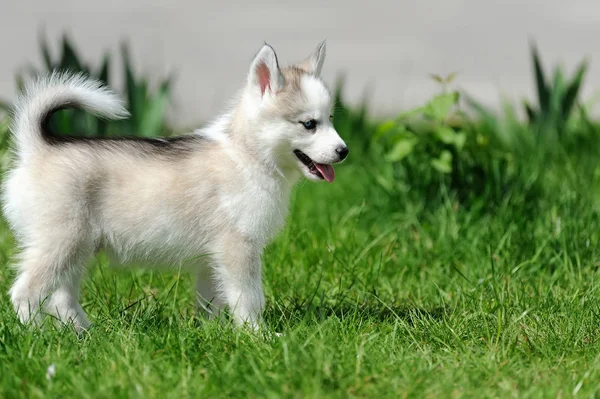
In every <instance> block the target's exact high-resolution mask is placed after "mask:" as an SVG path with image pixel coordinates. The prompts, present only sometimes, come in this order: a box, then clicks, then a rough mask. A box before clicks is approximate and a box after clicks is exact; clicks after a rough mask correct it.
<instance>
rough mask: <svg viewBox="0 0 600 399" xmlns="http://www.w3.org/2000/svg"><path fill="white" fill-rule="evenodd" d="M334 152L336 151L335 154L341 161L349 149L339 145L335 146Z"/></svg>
mask: <svg viewBox="0 0 600 399" xmlns="http://www.w3.org/2000/svg"><path fill="white" fill-rule="evenodd" d="M335 152H337V154H338V155H339V156H340V161H343V160H344V159H346V157H347V156H348V153H349V152H350V150H348V147H340V148H336V149H335Z"/></svg>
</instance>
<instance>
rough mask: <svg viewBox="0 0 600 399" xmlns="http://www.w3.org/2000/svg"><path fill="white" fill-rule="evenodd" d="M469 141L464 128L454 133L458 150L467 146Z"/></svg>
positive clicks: (455, 145)
mask: <svg viewBox="0 0 600 399" xmlns="http://www.w3.org/2000/svg"><path fill="white" fill-rule="evenodd" d="M466 142H467V134H466V133H465V132H463V131H462V130H460V131H458V132H456V133H455V135H454V147H456V149H457V150H459V151H460V150H462V149H463V147H464V146H465V143H466Z"/></svg>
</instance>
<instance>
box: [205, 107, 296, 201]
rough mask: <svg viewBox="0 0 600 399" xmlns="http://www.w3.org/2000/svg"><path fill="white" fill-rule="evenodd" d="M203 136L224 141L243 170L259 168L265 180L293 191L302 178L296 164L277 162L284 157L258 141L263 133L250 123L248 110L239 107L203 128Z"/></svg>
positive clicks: (257, 169)
mask: <svg viewBox="0 0 600 399" xmlns="http://www.w3.org/2000/svg"><path fill="white" fill-rule="evenodd" d="M200 134H202V135H203V136H206V137H208V138H211V139H214V140H216V141H221V142H223V143H224V144H225V145H226V147H227V148H228V149H229V150H231V151H232V154H231V156H232V158H233V159H234V161H235V162H236V163H238V164H239V166H240V167H243V168H245V169H248V168H249V167H251V168H252V169H256V171H257V172H259V173H261V174H262V175H264V177H271V178H272V179H275V180H277V181H280V182H281V183H283V184H284V185H286V186H288V187H289V188H290V189H291V187H292V186H293V185H294V184H295V183H296V182H297V181H298V180H299V178H300V176H301V174H300V171H299V170H298V168H297V166H296V165H295V164H293V163H290V164H287V165H286V164H285V163H283V162H277V161H278V160H279V161H281V159H280V158H281V157H279V156H278V155H277V154H276V153H274V151H273V150H272V149H270V148H267V147H265V146H261V145H260V144H259V143H258V142H257V140H256V139H255V137H256V135H260V134H261V131H260V129H257V128H255V127H253V126H252V125H251V124H250V123H248V122H247V118H245V111H244V110H243V109H242V108H241V107H239V106H238V107H235V108H233V109H232V110H231V111H229V112H227V113H225V114H223V115H221V116H220V117H219V118H217V119H216V120H215V121H214V122H213V123H212V124H211V125H209V126H207V127H206V128H204V129H202V130H201V131H200Z"/></svg>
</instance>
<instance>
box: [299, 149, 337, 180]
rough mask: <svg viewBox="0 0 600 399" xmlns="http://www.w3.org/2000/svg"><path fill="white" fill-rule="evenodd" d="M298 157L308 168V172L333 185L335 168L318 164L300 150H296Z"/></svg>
mask: <svg viewBox="0 0 600 399" xmlns="http://www.w3.org/2000/svg"><path fill="white" fill-rule="evenodd" d="M294 154H296V157H298V159H299V160H300V162H302V163H303V164H304V166H306V167H307V168H308V171H309V172H310V173H312V174H313V175H315V176H317V177H318V178H319V179H325V180H327V181H328V182H329V183H331V182H332V181H333V180H334V179H335V171H334V170H333V166H331V165H327V164H324V163H318V162H315V161H313V160H312V159H310V157H309V156H308V155H306V154H305V153H303V152H302V151H300V150H294Z"/></svg>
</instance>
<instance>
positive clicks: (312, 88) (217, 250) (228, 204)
mask: <svg viewBox="0 0 600 399" xmlns="http://www.w3.org/2000/svg"><path fill="white" fill-rule="evenodd" d="M324 58H325V44H324V42H323V43H321V44H320V45H319V46H318V47H317V49H316V50H315V51H314V53H313V54H312V55H311V56H310V57H308V58H307V59H306V60H305V61H304V62H302V63H300V64H298V65H295V66H291V67H288V68H281V69H280V67H279V65H278V61H277V56H276V54H275V51H274V50H273V48H272V47H271V46H269V45H267V44H265V45H264V46H263V47H262V49H261V50H260V51H259V53H258V54H257V55H256V57H255V58H254V60H253V61H252V63H251V65H250V71H249V74H248V77H247V83H246V85H245V87H244V88H243V89H242V90H241V92H240V94H239V96H238V97H237V98H236V102H235V106H233V107H232V108H231V110H230V111H229V112H227V113H225V114H224V115H222V116H221V117H219V118H217V119H216V121H215V122H214V123H213V124H211V125H209V126H208V127H207V128H205V129H202V130H198V131H195V132H194V133H192V134H188V135H184V136H179V137H175V138H169V139H150V140H143V139H141V140H140V139H136V140H134V139H75V138H66V137H59V136H53V135H51V134H50V133H49V132H48V128H47V125H48V120H49V118H50V116H51V115H52V114H53V113H54V112H55V111H57V110H59V109H63V108H69V107H78V108H82V109H84V110H87V111H89V112H91V113H93V114H95V115H98V116H101V117H107V118H124V117H127V115H128V113H127V111H126V110H125V108H124V106H123V103H122V101H121V100H120V99H119V98H118V97H117V96H116V95H115V94H113V93H112V92H110V91H109V90H108V89H106V88H104V87H102V86H101V84H99V83H98V82H97V81H94V80H90V79H87V78H85V77H82V76H73V75H67V74H57V73H55V74H53V75H51V76H50V77H47V78H44V79H40V80H38V81H37V82H35V83H33V84H31V85H30V86H29V87H28V89H27V90H26V92H25V94H24V95H23V96H22V97H21V98H20V100H19V102H18V104H17V108H16V114H15V118H14V124H13V127H12V133H13V134H14V140H15V153H16V161H15V164H14V166H13V168H12V169H11V170H10V171H9V172H8V174H7V176H6V179H5V184H4V189H3V192H2V197H3V198H2V200H3V209H4V214H5V216H6V218H7V219H8V221H9V223H10V226H11V228H12V230H13V231H14V233H15V236H16V238H17V240H18V242H19V244H20V247H21V252H20V255H19V258H18V260H17V262H16V265H15V268H16V272H17V278H16V281H15V283H14V285H13V286H12V288H11V290H10V296H11V300H12V303H13V305H14V308H15V310H16V311H17V313H18V315H19V318H20V319H21V320H22V321H23V322H29V321H38V319H39V317H40V315H41V314H50V315H53V316H55V317H56V318H58V319H59V320H61V321H64V322H73V324H74V325H75V327H76V328H77V329H79V330H81V329H86V328H88V327H89V326H90V322H89V320H88V318H87V316H86V314H85V313H84V311H83V309H82V308H81V306H80V304H79V301H78V297H79V291H80V284H81V279H82V277H83V275H84V274H85V265H86V263H87V261H88V260H89V258H90V257H91V256H92V255H93V254H94V253H95V252H96V251H97V250H99V249H100V248H105V249H106V250H107V251H108V252H109V253H112V254H114V255H115V256H116V257H117V259H118V261H119V262H121V263H130V262H132V261H136V262H143V263H148V264H167V263H168V264H175V265H180V264H182V263H186V264H190V263H191V264H192V270H193V271H194V272H195V275H196V276H197V277H196V279H197V283H196V288H197V294H198V297H199V301H200V305H201V306H202V308H203V309H204V310H205V311H206V312H207V313H209V314H213V315H214V314H217V313H218V312H219V311H220V310H221V309H223V308H224V307H226V306H228V307H229V308H230V310H231V311H232V314H233V317H234V319H235V320H236V321H237V322H238V323H240V324H244V323H248V324H250V325H251V326H253V327H256V326H258V325H259V323H260V320H261V313H262V310H263V307H264V302H265V300H264V294H263V288H262V281H261V254H262V251H263V249H264V247H265V245H266V244H267V243H268V242H269V240H271V239H272V238H273V236H274V235H275V234H276V233H277V232H278V230H280V229H281V228H282V227H283V225H284V222H285V218H286V214H287V211H288V199H289V195H290V191H291V188H292V186H293V184H294V183H295V182H296V181H297V180H298V178H299V177H301V175H304V176H305V177H306V178H308V179H310V180H323V179H324V180H327V181H328V182H331V181H333V179H334V170H333V167H332V166H331V164H334V163H338V162H341V161H342V160H344V158H345V157H346V155H347V154H348V149H347V147H346V145H345V143H344V141H343V140H342V139H341V138H340V137H339V135H338V133H337V132H336V131H335V129H334V127H333V126H332V123H331V120H330V115H331V112H332V107H333V104H332V98H331V94H330V92H329V90H328V89H327V87H326V86H325V84H324V83H323V81H322V80H321V79H320V78H319V74H320V72H321V68H322V66H323V61H324Z"/></svg>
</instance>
